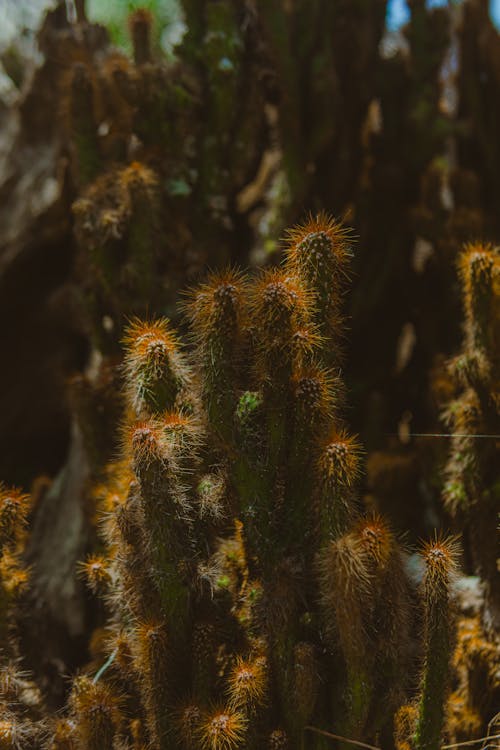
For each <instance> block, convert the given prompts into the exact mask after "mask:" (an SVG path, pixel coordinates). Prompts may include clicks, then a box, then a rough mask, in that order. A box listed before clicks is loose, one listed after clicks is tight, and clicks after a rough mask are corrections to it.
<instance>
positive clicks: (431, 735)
mask: <svg viewBox="0 0 500 750" xmlns="http://www.w3.org/2000/svg"><path fill="white" fill-rule="evenodd" d="M423 557H424V562H425V576H424V582H423V599H424V608H425V609H424V611H425V623H424V628H425V630H424V650H425V662H424V670H423V675H422V684H421V695H420V700H419V707H418V720H417V727H416V732H415V738H414V739H415V747H416V748H417V750H438V748H439V747H440V744H441V733H442V730H443V722H444V711H445V698H446V691H447V688H448V676H449V668H450V660H451V653H452V645H453V630H452V622H451V611H450V610H451V604H450V587H451V581H452V577H453V574H454V573H455V570H456V565H457V546H456V542H455V541H454V539H452V538H447V539H444V538H443V539H440V538H436V539H435V540H434V541H432V542H429V543H428V544H426V545H425V547H424V549H423Z"/></svg>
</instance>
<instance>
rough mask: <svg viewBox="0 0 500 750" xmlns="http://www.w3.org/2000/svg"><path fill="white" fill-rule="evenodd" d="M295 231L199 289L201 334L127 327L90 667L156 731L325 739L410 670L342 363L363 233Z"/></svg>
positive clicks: (239, 742)
mask: <svg viewBox="0 0 500 750" xmlns="http://www.w3.org/2000/svg"><path fill="white" fill-rule="evenodd" d="M308 228H309V229H308ZM318 235H319V237H320V240H321V243H320V244H321V247H320V248H319V249H318V248H317V247H316V242H317V238H318ZM286 242H287V243H288V246H287V247H288V250H287V252H286V253H285V259H284V262H283V264H282V266H281V267H278V268H275V269H268V270H266V271H263V272H260V273H257V274H254V275H252V276H248V277H245V276H244V275H242V274H240V273H237V272H236V271H234V270H229V271H222V272H219V273H213V274H212V275H211V276H210V277H209V278H208V280H207V281H206V282H204V283H202V284H200V285H199V286H198V287H196V288H194V289H193V290H191V291H190V292H189V294H188V297H187V300H186V301H185V302H184V305H183V309H184V312H185V314H186V316H187V318H188V321H189V324H190V326H191V331H192V335H191V342H192V346H191V348H190V349H189V350H186V349H185V348H184V347H183V346H182V343H181V338H180V337H179V336H178V335H177V334H176V333H175V332H174V329H173V328H172V325H171V323H170V322H169V321H167V320H165V319H161V320H160V319H151V320H148V321H141V320H139V319H136V320H133V321H132V322H130V323H129V326H128V329H127V331H126V333H125V337H124V346H125V357H124V364H123V373H124V378H125V400H126V409H125V421H124V424H123V427H122V433H123V447H122V454H123V456H122V459H121V460H120V461H118V462H115V463H114V464H112V465H111V466H110V467H109V469H108V479H107V483H106V482H105V484H104V486H103V487H102V488H101V489H100V490H99V492H98V497H99V498H100V499H99V500H98V503H99V506H100V508H101V513H102V514H103V520H104V524H103V527H102V528H103V541H104V551H103V552H102V553H100V554H98V555H94V556H91V557H90V558H88V559H87V560H86V561H85V562H84V563H83V564H82V566H81V570H82V572H83V573H84V574H85V576H86V578H87V580H88V584H89V586H90V587H91V588H92V589H93V590H94V591H99V592H100V593H101V595H104V597H105V599H106V601H107V602H108V608H109V610H110V616H111V628H112V632H113V637H112V638H111V639H110V640H109V643H108V645H107V646H106V648H105V651H104V653H103V657H102V658H106V659H107V661H106V664H108V661H109V665H108V666H107V667H106V668H105V672H104V674H103V676H102V677H101V676H100V675H101V672H102V669H99V671H98V673H97V674H98V675H99V682H97V683H95V678H94V683H92V684H97V685H99V684H100V680H104V684H103V687H102V689H103V690H104V693H103V696H106V695H107V692H106V691H107V689H108V688H107V687H106V684H107V683H106V680H107V677H106V672H107V671H108V670H111V671H112V672H113V674H114V675H115V678H114V679H115V680H117V681H118V682H117V684H118V686H119V692H121V698H120V700H119V703H120V704H123V705H124V706H125V705H126V704H127V703H129V702H130V701H131V695H134V696H136V697H137V699H138V700H139V701H140V710H137V708H136V709H135V716H136V719H137V721H139V722H141V725H142V727H143V731H144V730H145V732H146V737H147V739H146V742H150V743H151V746H152V747H155V748H157V749H158V750H170V748H177V747H185V748H193V749H194V748H213V749H214V750H218V749H219V748H223V749H228V750H232V748H237V747H246V748H249V749H251V750H254V749H255V750H257V748H259V747H262V745H263V743H268V745H269V747H274V746H280V747H281V746H283V747H285V746H288V747H290V748H300V749H304V750H306V749H307V750H308V749H309V748H311V749H313V748H323V747H324V746H325V739H324V736H323V735H321V734H319V733H311V732H308V731H307V729H306V727H307V726H308V725H309V724H310V723H314V724H315V725H316V724H317V723H319V725H320V726H323V727H324V728H325V729H327V728H329V727H330V726H331V722H332V720H333V721H334V722H335V726H336V727H338V728H341V729H342V731H343V733H344V734H346V735H347V736H349V735H350V736H352V737H358V738H364V737H372V736H375V734H377V733H378V732H380V731H388V728H389V727H390V725H391V722H392V717H393V715H394V713H395V712H396V711H397V709H398V708H399V707H400V706H401V705H402V702H403V698H404V695H405V692H406V689H407V681H406V670H407V669H408V666H409V662H408V650H409V649H408V643H409V641H410V640H411V635H410V615H409V598H410V594H409V589H410V584H409V581H408V579H407V574H406V572H405V568H404V565H403V551H402V549H401V546H400V544H399V542H398V540H397V537H396V535H395V534H394V533H393V532H392V531H391V529H390V527H389V525H388V523H387V522H386V521H385V520H384V519H382V518H381V517H380V516H377V515H369V514H368V515H363V514H362V512H361V503H360V501H359V500H358V499H357V498H356V494H355V485H356V481H357V477H358V475H359V470H360V447H359V444H358V442H357V440H356V438H354V437H351V436H350V435H349V433H348V431H347V429H346V426H345V424H344V422H343V420H342V417H341V414H340V409H341V407H342V404H343V394H344V388H343V384H342V381H341V379H340V375H339V374H338V373H337V372H335V373H334V372H333V371H332V369H329V368H328V365H327V362H337V363H338V362H339V361H340V359H339V351H338V348H337V347H338V333H339V327H340V326H341V311H340V296H341V294H342V289H343V285H344V283H345V280H346V279H347V278H348V269H347V263H348V260H349V257H350V250H349V248H348V245H347V243H348V234H347V233H346V232H345V231H344V230H343V229H342V227H341V226H340V225H337V224H336V222H334V221H333V220H332V219H330V218H329V217H326V216H324V215H320V216H318V217H316V218H312V219H310V220H309V221H308V223H306V224H305V225H302V226H300V227H298V228H296V229H295V230H292V231H291V232H289V233H288V235H287V240H286ZM308 253H312V254H313V256H314V257H313V259H312V260H311V259H310V258H309V257H308ZM318 253H320V258H319V260H318ZM328 278H330V283H328V282H327V279H328ZM333 329H335V330H333ZM235 530H236V533H235ZM429 596H430V594H429ZM429 601H433V600H432V597H431V599H430V600H429ZM429 606H430V605H429ZM430 618H431V619H430V620H429V622H431V623H432V622H434V619H435V618H434V614H432V616H430ZM426 632H427V631H426ZM431 636H432V637H431ZM433 637H434V635H433V633H431V635H429V638H430V640H431V641H432V643H433V644H434V641H433V640H432V639H433ZM432 647H433V648H435V644H434V645H433V646H432ZM106 654H107V656H106ZM322 655H323V656H322ZM444 658H445V660H446V661H448V659H449V650H448V651H447V652H446V655H445V656H444ZM428 661H429V662H432V659H429V660H428ZM103 668H104V667H103ZM110 673H111V672H110ZM78 679H83V680H84V681H83V682H82V685H84V686H85V685H86V684H88V685H89V686H90V684H91V683H88V682H85V680H88V678H78ZM442 679H443V680H444V682H443V685H445V684H446V674H445V675H444V676H443V678H442ZM79 685H80V683H79V682H77V683H76V684H75V688H74V690H76V693H75V696H76V697H75V699H74V700H73V704H74V709H73V712H72V716H73V717H74V721H75V723H76V726H77V730H76V731H77V736H78V732H88V731H89V730H88V729H87V728H86V727H87V726H88V722H87V719H86V718H85V716H84V715H83V714H82V711H83V712H84V714H85V711H86V710H87V709H85V706H86V699H85V700H84V701H83V705H82V707H80V703H79V700H78V696H79V695H80V692H79V690H80V688H79ZM131 685H132V686H133V693H131ZM443 690H444V687H443ZM92 691H93V692H92ZM84 692H85V691H84ZM94 692H95V691H94V688H93V687H92V689H91V691H90V693H89V695H90V698H89V701H90V702H93V703H94V704H95V709H96V711H97V707H98V706H97V704H98V703H99V701H100V699H98V698H97V696H94ZM440 701H441V703H440V705H442V703H443V701H444V694H443V695H442V696H441V699H440ZM106 705H108V711H107V712H104V713H105V714H106V715H105V717H103V721H104V720H106V721H108V726H109V731H111V730H113V731H115V733H118V731H119V727H123V722H122V723H121V724H120V722H119V720H118V715H119V713H120V709H119V705H118V704H113V703H112V701H111V702H108V703H107V704H106ZM112 705H115V706H116V710H115V708H112ZM97 713H99V712H98V711H97ZM80 714H82V718H78V717H79V716H80ZM85 715H86V714H85ZM91 715H93V714H91ZM80 722H83V729H78V726H79V723H80ZM426 722H427V717H426V715H425V712H424V718H423V719H422V726H423V727H426V726H427V723H426ZM120 731H123V730H122V729H120ZM110 736H111V735H110ZM116 736H118V734H117V735H116ZM87 741H90V740H87ZM424 741H426V740H424Z"/></svg>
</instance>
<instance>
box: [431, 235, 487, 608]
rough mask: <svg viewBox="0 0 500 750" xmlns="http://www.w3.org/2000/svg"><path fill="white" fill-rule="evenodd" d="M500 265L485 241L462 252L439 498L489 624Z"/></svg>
mask: <svg viewBox="0 0 500 750" xmlns="http://www.w3.org/2000/svg"><path fill="white" fill-rule="evenodd" d="M499 269H500V262H499V254H498V250H497V249H496V248H494V247H492V246H490V245H484V244H481V243H476V244H469V245H467V246H466V248H465V249H464V250H463V252H462V254H461V255H460V260H459V272H460V280H461V285H462V294H463V303H464V308H465V330H464V332H465V336H464V344H463V349H462V352H461V353H460V354H459V355H458V356H457V357H455V358H454V359H453V360H452V361H451V363H450V369H451V372H452V375H453V377H454V379H455V382H456V384H457V390H456V398H455V399H454V400H453V401H452V402H451V403H450V404H448V406H447V409H446V412H445V419H446V422H447V424H448V425H449V426H450V429H451V432H452V434H453V437H452V442H451V448H450V452H449V457H448V462H447V465H446V484H445V488H444V502H445V505H446V507H447V509H448V510H449V511H450V513H451V514H452V515H453V516H454V517H455V518H456V519H460V521H461V522H462V523H465V525H466V535H467V536H466V538H467V537H468V543H469V545H470V551H471V555H472V556H473V561H474V572H476V573H477V574H478V575H479V576H480V577H481V578H482V579H483V581H484V582H485V584H486V587H487V601H488V609H489V612H488V613H487V614H486V615H485V617H486V618H487V619H488V618H489V619H490V620H493V621H498V616H499V613H498V595H499V592H500V574H499V571H498V568H497V556H498V555H497V549H496V547H497V545H496V541H495V538H494V535H492V534H490V532H491V529H493V528H495V526H496V524H497V519H498V513H499V509H500V497H499V493H498V476H497V475H498V472H497V471H496V469H495V464H496V458H497V456H496V448H495V439H496V438H495V435H496V433H497V431H498V430H497V428H498V423H499V415H498V394H497V386H498V377H499V365H498V344H499V341H500V338H499V322H498V321H499V310H500V308H499V300H500V295H499ZM478 435H484V436H485V437H482V438H478V437H477V436H478ZM490 436H491V437H490ZM479 539H481V540H482V541H481V543H479V542H478V540H479Z"/></svg>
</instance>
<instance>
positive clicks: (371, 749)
mask: <svg viewBox="0 0 500 750" xmlns="http://www.w3.org/2000/svg"><path fill="white" fill-rule="evenodd" d="M304 728H305V729H308V730H309V731H310V732H316V734H322V735H323V736H324V737H330V739H332V740H341V741H342V742H348V743H349V744H351V745H357V746H358V747H366V748H368V750H381V748H380V747H376V745H367V743H366V742H359V741H358V740H350V739H349V737H342V736H341V735H340V734H333V733H332V732H326V731H325V730H324V729H317V728H316V727H311V726H307V727H304Z"/></svg>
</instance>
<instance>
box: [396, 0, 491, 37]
mask: <svg viewBox="0 0 500 750" xmlns="http://www.w3.org/2000/svg"><path fill="white" fill-rule="evenodd" d="M452 1H453V2H457V0H452ZM448 3H449V0H427V6H428V7H429V8H437V7H439V6H440V5H448ZM490 13H491V18H492V20H493V23H494V24H495V25H496V27H497V28H498V29H500V0H490ZM409 19H410V10H409V8H408V3H407V2H406V0H389V2H388V3H387V28H388V29H389V31H397V30H398V29H399V28H401V26H404V24H405V23H407V22H408V21H409Z"/></svg>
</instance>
